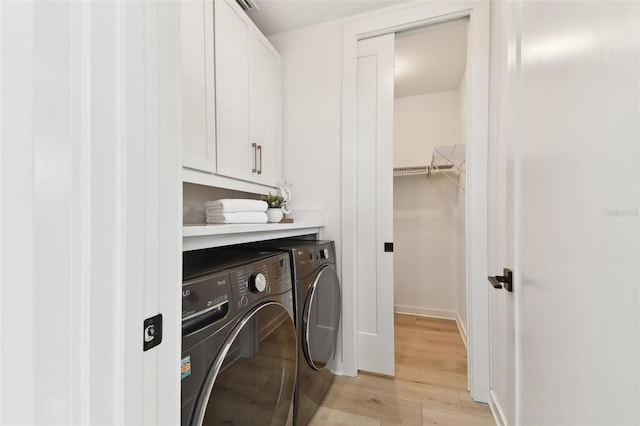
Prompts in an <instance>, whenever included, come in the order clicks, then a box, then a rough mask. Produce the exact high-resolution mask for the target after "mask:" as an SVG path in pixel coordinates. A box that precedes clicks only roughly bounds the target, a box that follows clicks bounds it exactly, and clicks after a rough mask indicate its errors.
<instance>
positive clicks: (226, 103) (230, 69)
mask: <svg viewBox="0 0 640 426" xmlns="http://www.w3.org/2000/svg"><path fill="white" fill-rule="evenodd" d="M243 14H244V12H243V11H242V10H241V9H240V8H239V7H235V5H234V4H231V3H229V2H227V1H216V2H215V55H216V64H215V66H216V76H215V77H216V124H217V173H218V174H220V175H224V176H229V177H233V178H238V179H244V180H252V175H253V173H252V169H253V168H254V166H255V164H254V163H255V161H256V159H255V157H256V155H254V154H256V152H255V150H254V149H253V148H252V146H251V141H250V140H249V93H250V92H249V77H250V76H249V69H250V63H249V58H250V50H251V49H252V48H253V45H252V41H251V40H252V31H251V25H250V22H248V18H246V16H242V15H243Z"/></svg>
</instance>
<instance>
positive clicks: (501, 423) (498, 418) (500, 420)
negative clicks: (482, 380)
mask: <svg viewBox="0 0 640 426" xmlns="http://www.w3.org/2000/svg"><path fill="white" fill-rule="evenodd" d="M489 409H490V410H491V414H492V415H493V420H495V422H496V425H497V426H506V425H507V420H506V417H505V416H504V411H503V410H502V408H500V404H498V402H497V399H496V395H495V394H494V393H493V391H489Z"/></svg>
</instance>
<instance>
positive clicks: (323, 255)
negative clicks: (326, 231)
mask: <svg viewBox="0 0 640 426" xmlns="http://www.w3.org/2000/svg"><path fill="white" fill-rule="evenodd" d="M328 258H329V249H326V248H325V249H321V250H320V259H328Z"/></svg>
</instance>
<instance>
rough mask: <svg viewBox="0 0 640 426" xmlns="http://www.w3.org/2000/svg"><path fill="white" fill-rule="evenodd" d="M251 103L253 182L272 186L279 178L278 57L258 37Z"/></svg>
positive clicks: (255, 43) (279, 110) (280, 168)
mask: <svg viewBox="0 0 640 426" xmlns="http://www.w3.org/2000/svg"><path fill="white" fill-rule="evenodd" d="M253 58H254V67H253V83H254V84H253V103H252V109H251V115H250V117H251V127H250V129H251V131H250V138H251V143H252V144H253V143H255V144H256V145H257V146H258V164H257V169H258V170H257V171H256V173H255V177H256V178H257V179H256V180H257V181H258V182H260V183H264V184H265V185H274V184H276V183H277V182H278V181H279V180H280V178H281V170H282V165H281V158H282V155H281V152H280V149H281V145H280V131H281V126H280V122H281V117H280V114H281V109H282V108H281V98H280V93H281V91H280V80H281V77H280V76H281V71H280V56H279V55H278V53H277V52H276V51H275V50H274V48H273V47H272V46H271V45H270V44H269V42H268V41H267V40H266V39H265V38H264V37H263V36H262V34H258V35H257V37H255V38H254V51H253Z"/></svg>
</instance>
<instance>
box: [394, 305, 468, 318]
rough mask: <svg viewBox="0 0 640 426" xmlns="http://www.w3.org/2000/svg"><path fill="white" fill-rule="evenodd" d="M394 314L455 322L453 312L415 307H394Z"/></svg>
mask: <svg viewBox="0 0 640 426" xmlns="http://www.w3.org/2000/svg"><path fill="white" fill-rule="evenodd" d="M394 312H395V313H396V314H409V315H417V316H421V317H431V318H442V319H448V320H455V319H456V316H457V315H456V313H455V312H453V311H443V310H440V309H428V308H419V307H417V306H403V305H395V306H394Z"/></svg>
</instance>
